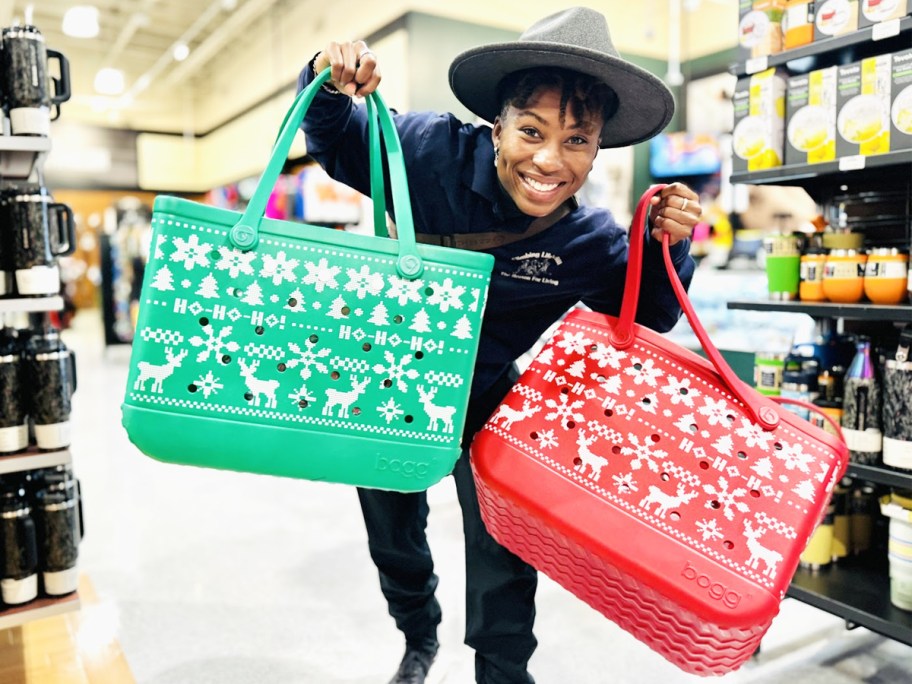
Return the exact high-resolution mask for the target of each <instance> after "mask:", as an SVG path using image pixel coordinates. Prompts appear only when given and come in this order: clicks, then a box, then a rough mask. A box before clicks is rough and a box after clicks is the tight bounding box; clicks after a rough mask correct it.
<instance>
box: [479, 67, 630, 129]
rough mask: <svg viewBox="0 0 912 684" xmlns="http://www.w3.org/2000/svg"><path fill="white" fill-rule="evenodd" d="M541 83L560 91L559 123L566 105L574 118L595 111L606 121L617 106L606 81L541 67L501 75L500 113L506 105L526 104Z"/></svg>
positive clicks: (565, 113) (564, 112)
mask: <svg viewBox="0 0 912 684" xmlns="http://www.w3.org/2000/svg"><path fill="white" fill-rule="evenodd" d="M542 86H546V87H549V88H557V89H558V90H559V91H560V94H561V101H560V121H561V124H563V123H564V120H565V118H566V116H567V107H568V106H569V107H570V113H571V114H573V116H574V118H576V120H577V121H581V120H582V119H583V118H584V117H585V115H586V114H587V113H593V114H594V113H598V112H601V114H602V117H603V121H607V120H608V119H610V118H611V117H612V116H614V113H615V112H616V111H617V108H618V99H617V95H616V94H615V92H614V90H612V89H611V87H609V86H608V85H607V84H605V83H602V82H601V81H599V80H597V79H595V78H594V77H592V76H589V75H588V74H583V73H580V72H578V71H572V70H570V69H561V68H559V67H544V68H535V69H523V70H522V71H515V72H513V73H512V74H508V75H507V76H505V77H504V79H503V80H502V81H501V82H500V84H499V85H498V88H497V94H498V98H499V100H500V102H501V110H500V115H501V116H505V115H506V113H507V108H508V107H519V108H522V107H526V106H527V105H528V104H529V101H530V100H531V99H532V95H533V94H534V93H535V91H536V90H537V89H538V88H541V87H542Z"/></svg>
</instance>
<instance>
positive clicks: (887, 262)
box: [864, 247, 909, 304]
mask: <svg viewBox="0 0 912 684" xmlns="http://www.w3.org/2000/svg"><path fill="white" fill-rule="evenodd" d="M908 270H909V255H908V254H907V253H906V252H904V251H903V250H901V249H897V248H895V247H877V248H875V249H872V250H870V251H869V252H868V261H867V263H866V264H865V274H864V293H865V296H866V297H867V298H868V299H870V300H871V301H872V302H874V303H875V304H899V303H900V302H901V301H903V300H904V299H905V298H906V277H907V274H908Z"/></svg>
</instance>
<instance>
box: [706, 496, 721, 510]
mask: <svg viewBox="0 0 912 684" xmlns="http://www.w3.org/2000/svg"><path fill="white" fill-rule="evenodd" d="M709 507H710V508H712V509H715V510H719V509H720V508H722V504H721V503H719V500H718V499H713V500H712V501H710V502H709Z"/></svg>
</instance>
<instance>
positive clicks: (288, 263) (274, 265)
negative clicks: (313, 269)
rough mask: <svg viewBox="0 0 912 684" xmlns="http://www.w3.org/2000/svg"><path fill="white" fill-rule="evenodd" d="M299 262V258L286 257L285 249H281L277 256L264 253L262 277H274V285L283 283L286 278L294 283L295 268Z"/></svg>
mask: <svg viewBox="0 0 912 684" xmlns="http://www.w3.org/2000/svg"><path fill="white" fill-rule="evenodd" d="M299 263H300V262H299V261H298V260H297V259H289V258H288V257H286V256H285V251H284V250H280V251H279V252H277V253H276V255H275V256H272V255H271V254H264V255H263V268H261V269H260V277H262V278H272V284H273V285H281V284H282V281H284V280H287V281H288V282H289V283H293V282H295V274H294V270H295V268H296V267H297V265H298V264H299Z"/></svg>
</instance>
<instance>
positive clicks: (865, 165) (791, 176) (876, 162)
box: [731, 150, 912, 186]
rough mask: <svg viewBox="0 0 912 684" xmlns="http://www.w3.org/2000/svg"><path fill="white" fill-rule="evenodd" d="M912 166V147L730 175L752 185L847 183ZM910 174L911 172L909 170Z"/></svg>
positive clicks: (735, 180) (735, 179)
mask: <svg viewBox="0 0 912 684" xmlns="http://www.w3.org/2000/svg"><path fill="white" fill-rule="evenodd" d="M902 165H905V166H906V167H907V168H908V167H912V150H897V151H896V152H888V153H887V154H876V155H871V156H863V155H859V156H855V157H843V158H842V159H837V160H835V161H831V162H823V163H821V164H790V165H788V166H777V167H775V168H772V169H763V170H762V171H743V172H738V173H733V174H732V175H731V182H732V183H747V184H750V185H765V184H770V185H802V186H804V185H807V184H823V183H829V184H833V183H837V182H845V181H846V180H847V179H850V178H851V179H859V178H864V177H865V176H866V175H872V174H880V175H881V176H882V173H881V171H880V170H882V169H883V168H884V167H887V166H902ZM907 173H908V171H907Z"/></svg>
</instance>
